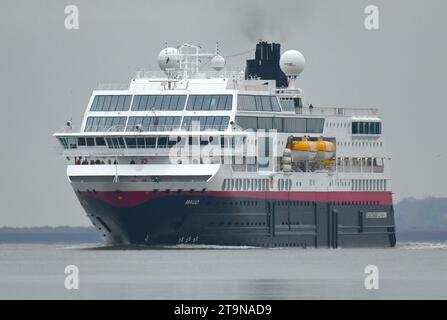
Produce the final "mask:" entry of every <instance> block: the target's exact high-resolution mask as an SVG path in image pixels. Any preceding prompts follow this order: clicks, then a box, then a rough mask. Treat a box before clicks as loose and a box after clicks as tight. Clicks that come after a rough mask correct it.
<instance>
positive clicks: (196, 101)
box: [186, 95, 233, 110]
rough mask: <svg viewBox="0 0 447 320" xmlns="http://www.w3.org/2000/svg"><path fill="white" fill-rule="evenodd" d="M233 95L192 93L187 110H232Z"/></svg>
mask: <svg viewBox="0 0 447 320" xmlns="http://www.w3.org/2000/svg"><path fill="white" fill-rule="evenodd" d="M232 104H233V96H231V95H190V96H189V98H188V104H187V105H186V110H231V106H232Z"/></svg>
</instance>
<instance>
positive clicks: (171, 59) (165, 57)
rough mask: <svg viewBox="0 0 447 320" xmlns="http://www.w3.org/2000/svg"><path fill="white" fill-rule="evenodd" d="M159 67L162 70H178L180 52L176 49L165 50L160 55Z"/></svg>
mask: <svg viewBox="0 0 447 320" xmlns="http://www.w3.org/2000/svg"><path fill="white" fill-rule="evenodd" d="M157 60H158V66H159V67H160V69H161V70H163V71H165V70H166V69H177V68H178V67H179V66H180V51H179V50H177V49H176V48H165V49H163V50H161V51H160V53H159V54H158V59H157Z"/></svg>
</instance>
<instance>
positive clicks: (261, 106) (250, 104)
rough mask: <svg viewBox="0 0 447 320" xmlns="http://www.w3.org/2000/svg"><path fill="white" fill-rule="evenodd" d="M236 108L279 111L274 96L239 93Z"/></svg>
mask: <svg viewBox="0 0 447 320" xmlns="http://www.w3.org/2000/svg"><path fill="white" fill-rule="evenodd" d="M237 99H238V100H237V109H238V110H243V111H274V112H279V111H281V108H280V107H279V103H278V99H277V98H276V97H275V96H254V95H247V94H240V95H238V96H237Z"/></svg>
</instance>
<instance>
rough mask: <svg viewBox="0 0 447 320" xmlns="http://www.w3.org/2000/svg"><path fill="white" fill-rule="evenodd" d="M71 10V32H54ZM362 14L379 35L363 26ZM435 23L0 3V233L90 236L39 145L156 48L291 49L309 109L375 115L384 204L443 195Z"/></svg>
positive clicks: (295, 12) (235, 0) (300, 11)
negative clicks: (12, 229)
mask: <svg viewBox="0 0 447 320" xmlns="http://www.w3.org/2000/svg"><path fill="white" fill-rule="evenodd" d="M69 4H75V5H77V6H78V7H79V11H80V28H79V30H75V31H67V30H66V29H65V27H64V19H65V14H64V8H65V6H66V5H69ZM368 4H375V5H377V6H378V7H379V10H380V29H379V30H378V31H368V30H366V29H365V28H364V24H363V22H364V19H365V16H366V15H365V14H364V12H363V11H364V8H365V7H366V5H368ZM446 12H447V3H446V2H445V1H443V0H437V1H435V0H427V1H414V0H412V1H409V0H394V1H385V0H373V1H372V0H368V1H363V0H339V1H323V0H319V1H315V0H309V1H304V0H302V1H297V0H290V1H289V0H287V1H279V0H276V1H240V0H225V1H212V0H200V1H195V0H194V1H193V0H191V1H184V0H183V1H181V0H170V1H143V0H141V1H124V0H123V1H111V0H108V1H105V0H104V1H61V0H46V1H43V0H41V1H31V0H29V1H21V0H20V1H18V0H2V1H1V2H0V49H1V50H0V55H1V59H0V92H1V100H0V101H1V102H0V108H1V118H0V121H1V123H0V124H1V126H0V128H1V134H2V143H3V144H2V152H1V153H0V157H1V167H0V170H1V176H0V199H1V209H0V226H3V225H8V226H39V225H89V222H88V220H87V218H86V217H85V214H84V212H83V210H82V208H81V206H80V205H79V204H78V202H77V200H76V197H75V195H74V193H73V191H72V189H71V187H70V185H69V183H68V181H67V179H66V175H65V170H66V167H65V165H66V163H65V161H64V160H63V159H62V158H61V157H60V156H58V155H57V154H56V150H55V146H56V143H57V142H56V141H55V140H54V139H53V137H52V136H51V135H52V133H53V132H55V131H59V130H61V129H62V128H63V126H64V123H65V121H66V120H67V119H69V118H70V117H73V120H74V122H75V123H77V124H79V122H80V120H81V117H82V114H83V112H84V109H85V107H86V103H87V102H88V99H89V96H90V94H91V91H92V90H93V89H94V87H95V86H96V84H97V83H98V82H105V83H126V82H128V81H129V79H130V78H131V77H132V76H133V75H134V71H135V70H136V69H138V68H140V67H146V68H148V67H150V66H152V67H154V68H155V67H156V56H157V54H158V52H159V51H160V50H161V49H162V48H163V47H164V43H165V42H167V43H168V44H169V45H172V46H175V45H177V44H181V43H184V42H189V43H195V44H199V45H202V46H203V47H204V48H206V49H209V50H214V47H215V42H216V41H217V40H218V41H219V42H220V48H221V52H222V53H223V54H224V55H231V54H234V53H239V52H243V51H246V50H249V49H252V48H254V45H255V43H256V42H257V40H259V39H261V38H262V39H263V40H268V41H276V42H280V43H281V44H282V50H286V49H297V50H300V51H301V52H302V53H303V54H304V56H305V57H306V61H307V64H306V69H305V71H304V73H303V75H302V77H301V78H300V79H299V86H300V87H301V88H303V89H304V90H305V93H306V96H307V99H308V100H309V101H311V102H312V103H313V104H314V105H315V106H339V107H377V108H379V109H380V111H381V114H382V116H383V118H384V126H385V134H386V136H387V142H388V143H387V146H388V151H389V153H390V155H391V156H392V158H393V166H392V175H393V186H394V191H395V199H396V200H399V199H401V198H403V197H409V196H414V197H419V198H420V197H426V196H447V188H446V187H447V185H446V176H447V175H446V173H445V164H446V162H447V148H446V147H445V143H444V141H443V138H444V134H443V132H442V131H443V130H445V126H444V123H445V118H446V116H447V108H446V105H445V97H444V96H445V89H444V86H445V83H446V81H445V76H446V74H447V67H446V65H447V64H446V57H447V43H446V38H445V32H446V26H445V24H446V20H445V18H446V16H447V14H446ZM245 58H246V57H239V58H234V59H231V60H230V61H229V65H230V67H233V68H234V67H238V66H241V67H243V66H244V59H245Z"/></svg>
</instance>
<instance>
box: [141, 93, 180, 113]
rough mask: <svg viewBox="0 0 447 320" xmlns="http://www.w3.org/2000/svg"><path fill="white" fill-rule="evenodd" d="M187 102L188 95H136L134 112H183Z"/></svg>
mask: <svg viewBox="0 0 447 320" xmlns="http://www.w3.org/2000/svg"><path fill="white" fill-rule="evenodd" d="M185 102H186V95H136V96H135V97H134V98H133V103H132V111H151V110H154V111H160V110H165V111H166V110H172V111H175V110H183V109H184V108H185Z"/></svg>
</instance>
